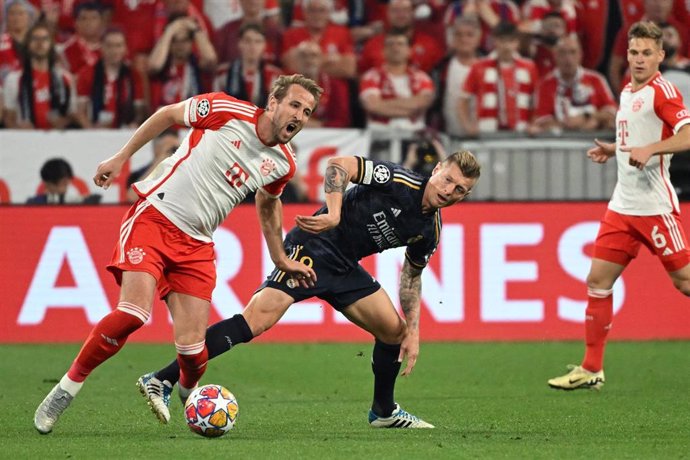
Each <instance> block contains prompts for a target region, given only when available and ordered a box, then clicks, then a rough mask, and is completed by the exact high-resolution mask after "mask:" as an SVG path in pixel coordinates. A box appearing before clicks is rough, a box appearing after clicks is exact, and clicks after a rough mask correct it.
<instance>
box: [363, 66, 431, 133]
mask: <svg viewBox="0 0 690 460" xmlns="http://www.w3.org/2000/svg"><path fill="white" fill-rule="evenodd" d="M401 84H403V85H404V86H401ZM425 91H427V92H432V93H433V92H434V82H433V81H432V80H431V77H429V75H428V74H427V73H426V72H423V71H422V70H419V69H415V68H413V67H409V68H408V71H407V75H404V76H402V75H398V76H393V75H391V74H390V73H388V72H387V71H386V70H385V69H384V68H383V67H382V66H381V67H376V68H373V69H369V70H368V71H367V72H366V73H365V74H364V75H362V80H361V82H360V89H359V96H360V98H362V97H365V96H366V95H367V94H371V93H376V94H378V95H379V97H381V99H394V98H398V97H411V96H416V95H417V94H420V93H422V92H425ZM368 117H369V124H370V126H371V125H372V122H373V125H374V126H375V125H376V124H377V123H378V124H383V125H388V124H391V125H395V127H397V128H402V129H409V130H411V131H415V130H420V129H424V127H425V126H424V114H423V113H422V114H420V115H418V116H416V117H412V118H386V117H382V116H378V115H373V114H369V115H368Z"/></svg>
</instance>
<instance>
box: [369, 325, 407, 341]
mask: <svg viewBox="0 0 690 460" xmlns="http://www.w3.org/2000/svg"><path fill="white" fill-rule="evenodd" d="M405 334H407V323H406V322H405V321H403V320H400V321H399V322H398V324H397V325H396V326H395V327H392V328H390V329H388V330H385V331H381V332H380V333H379V334H377V337H376V338H377V339H379V340H380V341H381V342H384V343H402V341H403V339H404V338H405Z"/></svg>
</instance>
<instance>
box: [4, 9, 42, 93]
mask: <svg viewBox="0 0 690 460" xmlns="http://www.w3.org/2000/svg"><path fill="white" fill-rule="evenodd" d="M3 18H4V21H3V24H2V34H1V35H0V87H2V82H3V81H4V80H5V77H7V74H8V73H10V72H11V71H13V70H19V69H20V68H21V62H22V56H23V49H22V46H23V43H24V42H25V40H26V33H27V32H28V31H29V28H30V27H31V25H32V24H33V22H34V19H35V18H36V9H35V8H34V7H33V5H31V4H30V3H29V2H28V1H27V0H10V1H8V2H7V3H6V4H5V9H4V15H3Z"/></svg>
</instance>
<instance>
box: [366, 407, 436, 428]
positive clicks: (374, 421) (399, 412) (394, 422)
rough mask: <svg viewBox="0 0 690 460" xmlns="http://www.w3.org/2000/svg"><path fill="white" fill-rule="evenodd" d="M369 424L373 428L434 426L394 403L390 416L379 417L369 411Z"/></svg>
mask: <svg viewBox="0 0 690 460" xmlns="http://www.w3.org/2000/svg"><path fill="white" fill-rule="evenodd" d="M369 424H370V425H371V426H373V427H374V428H434V425H432V424H431V423H427V422H425V421H424V420H422V419H421V418H419V417H416V416H414V415H412V414H410V413H409V412H407V411H405V410H403V408H402V407H400V404H396V405H395V409H394V410H393V413H392V414H391V415H390V417H379V416H378V415H376V414H375V413H374V411H372V410H370V411H369Z"/></svg>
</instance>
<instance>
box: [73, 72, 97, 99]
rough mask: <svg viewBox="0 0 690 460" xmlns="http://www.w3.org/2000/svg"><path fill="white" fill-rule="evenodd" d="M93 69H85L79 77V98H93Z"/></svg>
mask: <svg viewBox="0 0 690 460" xmlns="http://www.w3.org/2000/svg"><path fill="white" fill-rule="evenodd" d="M92 86H93V67H91V66H89V67H84V68H83V69H82V70H81V72H79V74H78V75H77V96H87V97H89V96H91V87H92Z"/></svg>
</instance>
